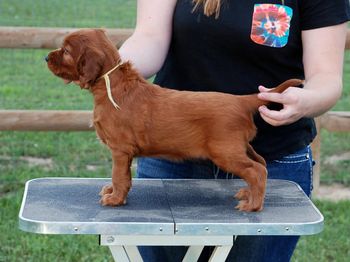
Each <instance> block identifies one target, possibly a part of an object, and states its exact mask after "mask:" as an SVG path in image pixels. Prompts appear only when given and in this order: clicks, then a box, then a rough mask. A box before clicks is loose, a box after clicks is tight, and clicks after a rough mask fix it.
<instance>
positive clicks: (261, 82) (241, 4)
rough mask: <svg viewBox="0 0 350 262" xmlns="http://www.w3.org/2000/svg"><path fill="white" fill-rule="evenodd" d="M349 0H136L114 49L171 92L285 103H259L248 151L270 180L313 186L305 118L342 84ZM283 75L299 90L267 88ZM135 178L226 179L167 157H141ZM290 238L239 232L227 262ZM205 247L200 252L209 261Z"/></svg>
mask: <svg viewBox="0 0 350 262" xmlns="http://www.w3.org/2000/svg"><path fill="white" fill-rule="evenodd" d="M349 13H350V11H349V3H348V1H347V0H332V1H329V0H300V1H295V0H294V1H292V0H290V1H289V0H285V1H271V0H270V1H255V0H245V1H238V0H221V1H220V0H193V1H192V0H179V1H176V0H167V1H164V0H138V5H137V24H136V28H135V32H134V33H133V35H132V36H131V37H130V38H129V39H128V40H127V41H126V42H125V43H124V45H123V46H122V47H121V49H120V54H121V56H122V59H123V60H124V61H126V60H130V61H131V62H132V63H133V64H134V66H135V68H136V69H137V70H138V71H139V72H140V73H141V74H142V75H143V76H145V77H150V76H152V75H154V74H156V73H157V75H156V78H155V82H156V83H157V84H159V85H161V86H164V87H168V88H174V89H179V90H192V91H218V92H226V93H232V94H238V95H239V94H249V93H257V92H260V94H259V98H260V99H263V100H268V101H272V102H277V103H279V104H282V105H283V108H281V107H276V106H274V107H271V108H267V107H265V106H263V107H260V108H259V114H257V116H256V118H255V122H256V125H257V127H258V135H257V137H256V138H255V139H254V141H253V142H252V145H253V147H254V149H255V150H256V151H257V152H258V153H259V154H261V155H262V156H263V157H264V158H265V160H266V161H267V169H268V178H279V179H287V180H292V181H295V182H296V183H298V184H299V185H300V186H301V187H302V188H303V190H304V191H305V193H306V194H307V195H310V194H311V190H312V155H311V150H310V147H309V144H310V143H311V142H312V140H313V138H314V137H315V135H316V130H315V126H314V122H313V120H312V118H313V117H316V116H318V115H321V114H322V113H324V112H326V111H327V110H329V109H330V108H331V107H332V106H333V105H334V104H335V103H336V101H337V100H338V99H339V97H340V95H341V91H342V66H343V53H344V46H345V37H346V27H347V26H346V22H347V21H348V19H349ZM289 78H301V79H305V85H304V87H303V88H300V87H290V88H288V89H287V90H286V91H285V92H284V93H282V94H274V93H267V92H266V91H267V89H266V88H265V87H264V86H266V87H273V86H277V85H278V84H279V83H281V82H283V81H285V80H287V79H289ZM137 174H138V177H147V178H227V177H234V174H227V173H226V172H224V171H222V170H219V169H218V168H217V167H216V166H215V165H214V164H213V163H211V162H209V161H195V160H194V161H185V162H183V163H173V162H170V161H167V160H163V159H152V158H142V159H139V163H138V171H137ZM297 241H298V237H297V236H290V237H289V236H287V237H286V236H283V237H282V236H239V237H238V238H237V240H236V242H235V244H234V247H233V249H232V251H231V253H230V256H229V259H228V260H229V261H289V260H290V258H291V256H292V254H293V250H294V248H295V246H296V243H297ZM140 250H141V254H142V256H143V258H144V260H145V261H181V259H182V258H183V255H184V253H185V250H186V249H185V248H179V247H142V248H140ZM207 255H208V252H207V251H205V252H203V254H202V256H201V259H203V260H204V261H207V260H208V257H207Z"/></svg>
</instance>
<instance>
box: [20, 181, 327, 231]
mask: <svg viewBox="0 0 350 262" xmlns="http://www.w3.org/2000/svg"><path fill="white" fill-rule="evenodd" d="M110 182H111V180H110V179H99V178H40V179H33V180H30V181H28V182H27V183H26V187H25V192H24V196H23V201H22V207H21V210H20V213H19V227H20V229H22V230H24V231H28V232H33V233H42V234H98V235H104V234H109V235H110V234H116V235H174V234H175V235H191V236H198V235H200V236H206V235H215V236H220V235H309V234H316V233H319V232H320V231H322V229H323V216H322V214H321V213H320V212H319V211H318V209H317V208H316V207H315V206H314V205H313V203H312V202H311V200H310V199H309V198H308V197H307V196H306V195H305V194H304V192H303V191H302V190H301V189H300V187H299V186H298V185H297V184H295V183H293V182H290V181H285V180H268V183H267V192H266V198H265V205H264V209H263V211H261V212H252V213H248V212H240V211H237V210H235V209H234V206H235V205H237V200H236V199H234V198H233V196H234V194H235V193H236V192H237V191H238V190H239V189H240V188H241V187H243V186H244V185H245V182H244V181H242V180H239V179H233V180H232V179H231V180H220V179H219V180H164V179H134V180H133V186H132V189H131V191H130V193H129V195H128V202H127V205H125V206H121V207H103V206H101V205H100V204H99V199H100V197H99V195H98V193H99V191H100V190H101V187H102V186H103V185H106V184H108V183H110Z"/></svg>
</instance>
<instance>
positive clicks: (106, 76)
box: [100, 60, 123, 110]
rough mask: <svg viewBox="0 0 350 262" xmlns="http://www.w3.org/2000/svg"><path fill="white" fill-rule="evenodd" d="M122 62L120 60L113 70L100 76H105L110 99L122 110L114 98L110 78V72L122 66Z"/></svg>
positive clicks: (116, 107)
mask: <svg viewBox="0 0 350 262" xmlns="http://www.w3.org/2000/svg"><path fill="white" fill-rule="evenodd" d="M122 64H123V63H122V61H121V60H119V62H118V64H117V65H116V66H115V67H113V68H112V69H111V70H109V71H108V72H107V73H105V74H104V75H102V76H100V78H104V79H105V83H106V89H107V95H108V99H109V101H111V103H112V105H113V106H114V107H115V109H117V110H120V106H119V105H118V104H117V103H116V102H115V101H114V99H113V96H112V91H111V82H110V80H109V74H110V73H112V72H113V71H114V70H116V69H117V68H118V67H120V66H121V65H122Z"/></svg>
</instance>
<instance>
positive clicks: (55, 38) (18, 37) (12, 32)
mask: <svg viewBox="0 0 350 262" xmlns="http://www.w3.org/2000/svg"><path fill="white" fill-rule="evenodd" d="M77 30H78V28H49V27H9V26H0V48H46V49H55V48H58V47H60V46H61V44H62V41H63V38H64V37H65V36H66V35H67V34H69V33H71V32H74V31H77ZM105 30H106V33H107V35H108V36H109V37H110V39H111V40H112V42H113V43H115V45H116V46H118V47H119V46H120V45H121V44H122V43H123V42H124V41H125V40H126V39H127V38H128V37H129V36H130V35H131V34H132V32H133V30H132V29H110V28H109V29H105Z"/></svg>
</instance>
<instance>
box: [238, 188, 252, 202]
mask: <svg viewBox="0 0 350 262" xmlns="http://www.w3.org/2000/svg"><path fill="white" fill-rule="evenodd" d="M249 196H250V190H249V188H241V189H240V190H239V191H238V193H237V194H236V195H235V198H236V199H238V200H248V199H249Z"/></svg>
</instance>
